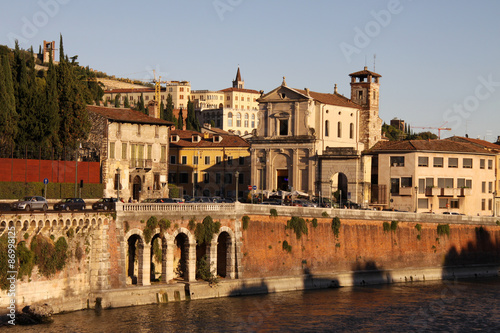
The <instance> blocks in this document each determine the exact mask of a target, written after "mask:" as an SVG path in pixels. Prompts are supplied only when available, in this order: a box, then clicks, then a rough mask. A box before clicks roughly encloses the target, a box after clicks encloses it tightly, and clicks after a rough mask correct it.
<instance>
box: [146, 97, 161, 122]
mask: <svg viewBox="0 0 500 333" xmlns="http://www.w3.org/2000/svg"><path fill="white" fill-rule="evenodd" d="M148 115H149V116H150V117H153V118H160V115H159V112H158V103H157V102H156V101H151V102H149V103H148Z"/></svg>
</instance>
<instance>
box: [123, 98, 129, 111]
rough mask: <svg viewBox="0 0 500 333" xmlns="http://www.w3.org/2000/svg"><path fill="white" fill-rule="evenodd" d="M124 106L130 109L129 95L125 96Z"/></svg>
mask: <svg viewBox="0 0 500 333" xmlns="http://www.w3.org/2000/svg"><path fill="white" fill-rule="evenodd" d="M123 107H124V108H127V109H129V108H130V102H129V101H128V96H125V100H124V101H123Z"/></svg>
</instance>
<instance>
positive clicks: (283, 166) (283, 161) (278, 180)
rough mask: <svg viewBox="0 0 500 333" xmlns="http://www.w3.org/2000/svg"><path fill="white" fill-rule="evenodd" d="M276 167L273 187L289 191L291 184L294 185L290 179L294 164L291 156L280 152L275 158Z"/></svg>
mask: <svg viewBox="0 0 500 333" xmlns="http://www.w3.org/2000/svg"><path fill="white" fill-rule="evenodd" d="M273 162H274V163H273V164H274V167H275V168H276V169H275V171H274V172H275V174H274V177H275V179H274V184H273V185H272V186H273V189H276V190H282V191H289V190H290V186H294V184H292V182H291V180H290V179H289V176H290V175H291V174H292V170H293V169H292V168H293V166H292V165H291V163H290V158H289V156H287V155H285V154H278V155H276V157H275V158H274V161H273Z"/></svg>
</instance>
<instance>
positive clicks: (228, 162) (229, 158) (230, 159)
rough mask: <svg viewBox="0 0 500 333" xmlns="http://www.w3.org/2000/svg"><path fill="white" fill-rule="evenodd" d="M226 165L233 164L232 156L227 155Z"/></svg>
mask: <svg viewBox="0 0 500 333" xmlns="http://www.w3.org/2000/svg"><path fill="white" fill-rule="evenodd" d="M227 165H233V157H232V156H228V157H227Z"/></svg>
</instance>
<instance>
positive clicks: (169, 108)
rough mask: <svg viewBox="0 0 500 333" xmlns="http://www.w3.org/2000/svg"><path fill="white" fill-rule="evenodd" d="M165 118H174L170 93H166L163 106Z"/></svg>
mask: <svg viewBox="0 0 500 333" xmlns="http://www.w3.org/2000/svg"><path fill="white" fill-rule="evenodd" d="M165 120H168V121H173V120H174V102H173V101H172V95H170V94H168V95H167V106H166V107H165Z"/></svg>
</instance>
